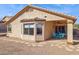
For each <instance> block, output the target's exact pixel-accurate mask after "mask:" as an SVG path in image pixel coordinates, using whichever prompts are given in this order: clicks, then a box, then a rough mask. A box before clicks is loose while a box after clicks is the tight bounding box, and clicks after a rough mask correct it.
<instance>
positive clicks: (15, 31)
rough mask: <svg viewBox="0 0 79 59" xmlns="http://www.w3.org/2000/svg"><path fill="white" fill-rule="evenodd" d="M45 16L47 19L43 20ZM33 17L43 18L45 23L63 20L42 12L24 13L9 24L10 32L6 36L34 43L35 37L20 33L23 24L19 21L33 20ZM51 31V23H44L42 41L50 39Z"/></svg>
mask: <svg viewBox="0 0 79 59" xmlns="http://www.w3.org/2000/svg"><path fill="white" fill-rule="evenodd" d="M45 16H47V17H46V18H45ZM35 17H39V18H44V19H46V21H51V20H52V21H53V20H55V21H56V20H64V18H62V17H59V16H55V15H51V14H48V13H45V12H42V11H38V10H33V11H28V12H24V13H23V14H22V15H20V16H19V17H18V18H17V19H16V20H14V21H13V22H11V25H12V32H11V33H9V32H7V36H9V37H16V38H20V39H24V40H28V41H35V36H28V35H24V34H23V33H22V32H23V24H22V23H21V20H23V19H30V18H35ZM52 30H53V28H52V22H46V23H45V31H44V32H45V33H44V34H45V35H44V39H47V38H48V37H50V34H51V33H52ZM28 38H29V39H28Z"/></svg>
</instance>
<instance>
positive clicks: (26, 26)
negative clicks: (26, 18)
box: [24, 24, 34, 35]
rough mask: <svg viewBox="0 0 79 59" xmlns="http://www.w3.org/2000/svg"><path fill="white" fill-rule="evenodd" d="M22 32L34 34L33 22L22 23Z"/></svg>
mask: <svg viewBox="0 0 79 59" xmlns="http://www.w3.org/2000/svg"><path fill="white" fill-rule="evenodd" d="M24 34H27V35H34V24H24Z"/></svg>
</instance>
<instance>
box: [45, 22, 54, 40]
mask: <svg viewBox="0 0 79 59" xmlns="http://www.w3.org/2000/svg"><path fill="white" fill-rule="evenodd" d="M53 25H54V24H53V22H46V23H45V31H44V33H45V36H44V38H45V40H46V39H49V38H50V37H51V34H52V33H53V31H54V29H55V28H54V26H53Z"/></svg>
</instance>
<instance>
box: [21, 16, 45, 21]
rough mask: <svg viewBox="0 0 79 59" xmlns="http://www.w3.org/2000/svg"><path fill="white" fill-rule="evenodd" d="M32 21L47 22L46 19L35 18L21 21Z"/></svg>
mask: <svg viewBox="0 0 79 59" xmlns="http://www.w3.org/2000/svg"><path fill="white" fill-rule="evenodd" d="M32 21H46V19H42V18H38V17H35V18H32V19H23V20H21V22H32Z"/></svg>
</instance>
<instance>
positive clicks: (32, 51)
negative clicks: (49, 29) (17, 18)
mask: <svg viewBox="0 0 79 59" xmlns="http://www.w3.org/2000/svg"><path fill="white" fill-rule="evenodd" d="M75 41H77V42H79V40H75ZM0 54H1V55H77V54H79V44H77V45H67V44H66V40H48V41H44V42H27V41H24V40H20V39H15V38H9V37H5V36H4V37H0Z"/></svg>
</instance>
